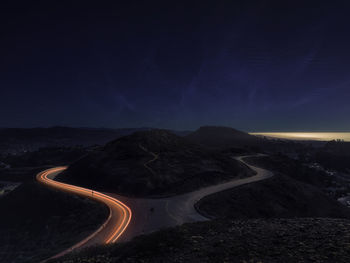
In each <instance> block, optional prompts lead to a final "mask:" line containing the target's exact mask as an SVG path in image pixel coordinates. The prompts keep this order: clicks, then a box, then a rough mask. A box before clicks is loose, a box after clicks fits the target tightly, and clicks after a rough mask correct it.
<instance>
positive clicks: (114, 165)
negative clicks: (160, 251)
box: [58, 130, 252, 196]
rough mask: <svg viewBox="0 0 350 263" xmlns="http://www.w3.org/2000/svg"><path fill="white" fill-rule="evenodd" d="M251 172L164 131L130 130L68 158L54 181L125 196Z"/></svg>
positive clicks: (175, 190) (189, 187) (157, 192)
mask: <svg viewBox="0 0 350 263" xmlns="http://www.w3.org/2000/svg"><path fill="white" fill-rule="evenodd" d="M249 175H252V172H251V171H250V170H249V169H247V168H246V167H245V166H244V165H242V164H241V163H239V162H237V161H236V160H233V159H232V158H231V157H230V156H228V155H225V154H221V153H218V152H215V151H212V150H208V149H207V148H204V147H202V146H200V145H198V144H195V143H192V142H190V141H189V140H187V139H186V138H183V137H180V136H177V135H175V134H173V133H171V132H169V131H166V130H151V131H143V132H136V133H134V134H132V135H129V136H125V137H122V138H120V139H117V140H115V141H112V142H110V143H108V144H107V145H106V146H105V147H103V148H101V149H96V150H95V151H93V152H90V153H89V154H88V155H87V156H85V157H83V158H81V159H80V160H78V161H77V162H75V163H73V164H72V165H71V166H70V167H69V168H68V169H67V171H66V172H64V173H63V174H62V175H60V176H58V178H59V180H63V181H65V182H69V183H72V184H76V185H81V186H85V187H88V188H89V187H93V188H94V189H100V190H101V189H102V190H104V191H110V192H115V193H120V194H127V195H131V196H136V195H137V196H159V195H170V194H177V193H183V192H186V191H191V190H195V189H198V188H199V187H203V186H206V185H210V184H215V183H219V182H222V181H226V180H229V179H232V178H240V177H245V176H249Z"/></svg>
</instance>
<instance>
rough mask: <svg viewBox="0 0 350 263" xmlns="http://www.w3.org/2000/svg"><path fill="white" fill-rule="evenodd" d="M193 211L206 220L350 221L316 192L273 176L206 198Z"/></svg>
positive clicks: (349, 212)
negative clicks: (316, 219) (344, 219)
mask: <svg viewBox="0 0 350 263" xmlns="http://www.w3.org/2000/svg"><path fill="white" fill-rule="evenodd" d="M218 203H219V204H220V205H218ZM196 207H197V209H198V210H199V211H200V212H201V213H203V214H205V215H207V216H209V217H224V218H231V219H233V218H234V219H248V218H295V217H332V218H350V209H349V208H347V207H345V206H343V205H341V204H340V203H339V202H337V201H336V200H334V199H331V198H330V197H328V196H327V195H325V194H324V193H323V192H322V191H321V190H319V189H318V188H316V187H314V186H312V185H309V184H305V183H302V182H300V181H297V180H294V179H292V178H290V177H288V176H286V175H275V176H274V177H272V178H269V179H266V180H263V181H260V182H256V183H252V184H247V185H242V186H239V187H236V188H233V189H229V190H226V191H223V192H219V193H215V194H213V195H210V196H206V197H204V198H203V199H201V200H200V201H199V202H198V203H197V204H196Z"/></svg>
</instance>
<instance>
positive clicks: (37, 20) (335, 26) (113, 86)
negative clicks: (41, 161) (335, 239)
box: [0, 1, 350, 131]
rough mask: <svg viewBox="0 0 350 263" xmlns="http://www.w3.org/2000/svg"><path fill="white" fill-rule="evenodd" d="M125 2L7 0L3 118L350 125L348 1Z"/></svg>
mask: <svg viewBox="0 0 350 263" xmlns="http://www.w3.org/2000/svg"><path fill="white" fill-rule="evenodd" d="M12 2H14V1H12ZM71 2H74V1H71ZM118 2H120V1H114V4H102V2H100V1H95V4H96V5H87V4H86V3H85V4H78V3H77V2H75V3H76V4H74V5H72V4H71V3H70V4H67V5H64V4H62V1H57V2H55V1H43V2H41V3H40V2H36V3H35V4H34V3H33V1H27V3H26V4H25V5H21V4H20V3H19V2H17V1H16V2H15V3H14V6H11V5H4V6H3V7H2V8H1V11H0V12H1V14H0V15H1V17H0V22H1V24H0V30H1V43H0V52H1V60H0V89H1V94H0V126H1V127H36V126H43V127H46V126H54V125H65V126H90V127H112V128H118V127H140V126H151V127H160V128H172V129H195V128H197V127H198V126H200V125H226V126H232V127H235V128H238V129H242V130H246V131H322V130H324V131H349V130H350V118H349V116H350V103H349V102H350V34H349V30H350V16H349V13H350V4H349V3H347V2H348V1H338V2H334V1H241V3H239V1H197V2H195V1H186V2H183V3H181V1H171V2H170V1H162V2H160V3H155V2H150V1H143V2H132V3H130V2H131V1H125V2H129V3H128V4H124V5H122V4H119V3H118ZM248 2H249V3H248ZM55 3H56V4H55ZM68 3H69V2H68ZM97 4H98V5H97Z"/></svg>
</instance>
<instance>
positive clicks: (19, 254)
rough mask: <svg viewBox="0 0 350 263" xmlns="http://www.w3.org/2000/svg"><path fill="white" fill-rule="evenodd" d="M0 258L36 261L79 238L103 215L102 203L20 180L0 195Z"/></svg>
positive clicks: (98, 221) (90, 230) (104, 213)
mask: <svg viewBox="0 0 350 263" xmlns="http://www.w3.org/2000/svg"><path fill="white" fill-rule="evenodd" d="M0 209H1V211H2V212H1V217H0V262H6V263H11V262H16V263H17V262H18V263H21V262H33V263H34V262H35V263H37V262H40V261H41V260H43V259H46V258H49V257H51V256H53V255H55V254H57V253H59V252H61V251H63V250H65V249H67V248H69V247H71V246H73V245H74V244H75V243H77V242H79V241H81V240H82V239H84V238H85V237H86V236H88V235H89V234H90V233H91V232H93V231H94V230H95V229H97V228H98V226H99V225H100V224H102V222H103V221H104V220H105V219H106V218H107V215H108V210H107V208H105V207H104V206H103V205H100V204H97V203H95V202H93V201H90V200H88V199H84V198H81V197H77V196H73V195H69V194H66V193H62V192H58V191H55V190H51V189H48V188H46V187H45V186H42V185H39V184H38V183H36V182H24V183H22V184H21V185H20V186H18V187H17V188H16V189H15V190H13V191H12V192H10V193H9V194H7V195H5V196H4V197H0Z"/></svg>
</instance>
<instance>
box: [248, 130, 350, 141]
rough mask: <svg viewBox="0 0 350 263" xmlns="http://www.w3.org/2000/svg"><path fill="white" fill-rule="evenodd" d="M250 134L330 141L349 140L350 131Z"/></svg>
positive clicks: (252, 133)
mask: <svg viewBox="0 0 350 263" xmlns="http://www.w3.org/2000/svg"><path fill="white" fill-rule="evenodd" d="M250 134H251V135H260V136H266V137H272V138H279V139H290V140H304V141H305V140H312V141H331V140H344V141H348V142H349V141H350V132H251V133H250Z"/></svg>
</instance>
